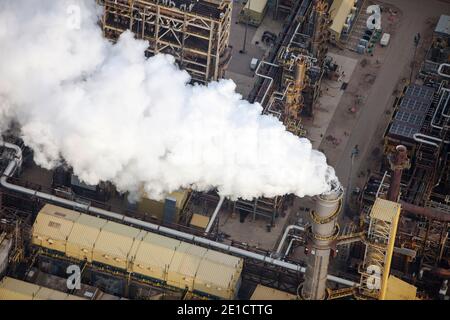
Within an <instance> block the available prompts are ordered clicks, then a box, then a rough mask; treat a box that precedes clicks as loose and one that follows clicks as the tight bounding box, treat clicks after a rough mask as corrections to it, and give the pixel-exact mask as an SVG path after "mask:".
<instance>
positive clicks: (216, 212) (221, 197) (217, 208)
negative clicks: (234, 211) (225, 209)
mask: <svg viewBox="0 0 450 320" xmlns="http://www.w3.org/2000/svg"><path fill="white" fill-rule="evenodd" d="M224 200H225V197H223V196H220V199H219V203H218V204H217V207H216V209H215V210H214V212H213V214H212V216H211V219H209V222H208V225H207V226H206V230H205V233H206V234H208V233H209V231H210V230H211V227H212V226H213V224H214V221H215V220H216V217H217V214H218V213H219V211H220V208H221V207H222V204H223V201H224Z"/></svg>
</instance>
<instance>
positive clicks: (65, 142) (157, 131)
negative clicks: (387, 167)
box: [0, 0, 338, 199]
mask: <svg viewBox="0 0 450 320" xmlns="http://www.w3.org/2000/svg"><path fill="white" fill-rule="evenodd" d="M100 13H101V8H100V7H98V6H97V5H96V4H95V1H93V0H71V1H69V0H58V1H55V0H40V1H34V2H32V3H30V1H29V0H3V1H1V2H0V43H1V45H2V50H0V70H1V73H0V129H1V130H2V131H3V130H5V129H7V128H8V126H9V125H10V123H11V121H15V122H17V123H18V124H19V125H20V128H21V135H22V138H23V140H24V142H25V144H26V145H27V146H29V147H31V148H32V149H33V150H34V159H35V161H36V163H37V164H38V165H40V166H42V167H44V168H48V169H51V168H53V167H54V166H56V165H57V164H58V163H59V162H60V161H61V160H62V159H64V160H65V162H66V163H67V164H68V165H70V166H71V167H72V168H73V170H74V174H76V175H77V176H78V177H79V178H80V180H82V181H83V182H85V183H87V184H91V185H94V184H97V183H99V182H100V181H111V182H112V183H114V184H115V185H116V187H117V188H118V190H119V191H123V192H125V191H129V192H131V193H133V194H136V195H137V194H139V193H140V192H142V191H144V192H146V193H147V194H148V195H149V196H150V197H152V198H162V197H163V196H164V195H165V194H166V193H169V192H171V191H174V190H176V189H178V188H180V187H190V188H193V189H195V190H199V191H205V190H210V189H212V188H217V189H218V191H219V194H220V195H221V196H225V197H231V198H237V197H242V198H244V199H251V198H253V197H259V196H266V197H273V196H276V195H283V194H288V193H294V194H296V195H297V196H305V195H311V196H313V195H316V194H321V193H326V192H329V191H330V190H331V185H332V184H333V183H338V182H337V178H336V176H335V173H334V170H333V168H331V167H330V166H328V165H327V162H326V158H325V156H324V155H323V154H322V153H320V152H318V151H316V150H313V149H312V145H311V143H310V141H308V140H307V139H304V138H298V137H296V136H294V135H293V134H291V133H289V132H287V131H286V130H285V127H284V126H283V125H282V123H280V122H279V121H278V119H276V118H274V117H272V116H265V115H264V116H263V115H261V112H262V107H261V105H259V104H251V103H249V102H247V101H245V100H243V99H242V96H241V95H239V94H238V93H236V92H235V84H234V83H233V82H232V81H231V80H221V81H219V82H214V83H210V84H209V85H207V86H201V85H190V84H189V82H190V77H189V75H188V73H187V72H185V71H180V70H179V69H178V67H177V66H176V65H175V63H174V58H173V57H172V56H168V55H157V56H155V57H152V58H149V59H146V58H145V56H144V52H145V50H146V49H147V48H148V45H149V44H148V43H147V42H144V41H140V40H136V39H134V35H133V34H132V33H131V32H125V33H124V34H123V35H122V36H121V37H120V39H119V40H118V42H117V43H116V44H112V43H110V42H108V41H107V40H106V39H104V38H103V36H102V32H101V30H100V28H99V27H98V25H97V22H98V19H99V15H100Z"/></svg>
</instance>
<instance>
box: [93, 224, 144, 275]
mask: <svg viewBox="0 0 450 320" xmlns="http://www.w3.org/2000/svg"><path fill="white" fill-rule="evenodd" d="M140 233H141V230H139V229H136V228H132V227H129V226H126V225H123V224H119V223H116V222H112V221H108V223H106V224H105V226H104V227H103V228H102V231H101V232H100V234H99V236H98V239H97V241H96V242H95V247H94V254H93V260H94V261H96V262H100V263H103V264H106V265H110V266H113V267H116V268H119V269H124V270H127V267H128V260H129V256H130V255H129V254H132V253H133V249H134V248H135V246H134V245H136V246H137V245H138V244H139V240H141V239H142V238H141V239H139V237H138V236H139V234H140ZM143 233H144V232H143ZM143 236H145V235H144V234H142V237H143ZM136 249H137V248H136Z"/></svg>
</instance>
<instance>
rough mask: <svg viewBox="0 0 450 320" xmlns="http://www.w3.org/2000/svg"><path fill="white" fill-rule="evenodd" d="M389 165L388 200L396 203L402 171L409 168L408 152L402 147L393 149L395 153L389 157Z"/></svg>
mask: <svg viewBox="0 0 450 320" xmlns="http://www.w3.org/2000/svg"><path fill="white" fill-rule="evenodd" d="M389 163H390V165H391V170H392V178H391V183H390V186H389V190H388V200H390V201H393V202H397V201H398V199H399V196H400V183H401V181H402V174H403V170H404V169H409V168H410V162H409V159H408V150H407V149H406V147H405V146H404V145H398V146H396V147H395V152H394V153H392V154H391V155H390V156H389Z"/></svg>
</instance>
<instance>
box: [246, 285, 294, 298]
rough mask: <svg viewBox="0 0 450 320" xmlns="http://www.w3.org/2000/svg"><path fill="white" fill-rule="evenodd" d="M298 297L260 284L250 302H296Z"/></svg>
mask: <svg viewBox="0 0 450 320" xmlns="http://www.w3.org/2000/svg"><path fill="white" fill-rule="evenodd" d="M296 299H297V297H296V296H295V295H293V294H290V293H288V292H284V291H280V290H277V289H273V288H269V287H266V286H263V285H262V284H258V285H257V286H256V289H255V291H253V294H252V297H251V298H250V300H296Z"/></svg>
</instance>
